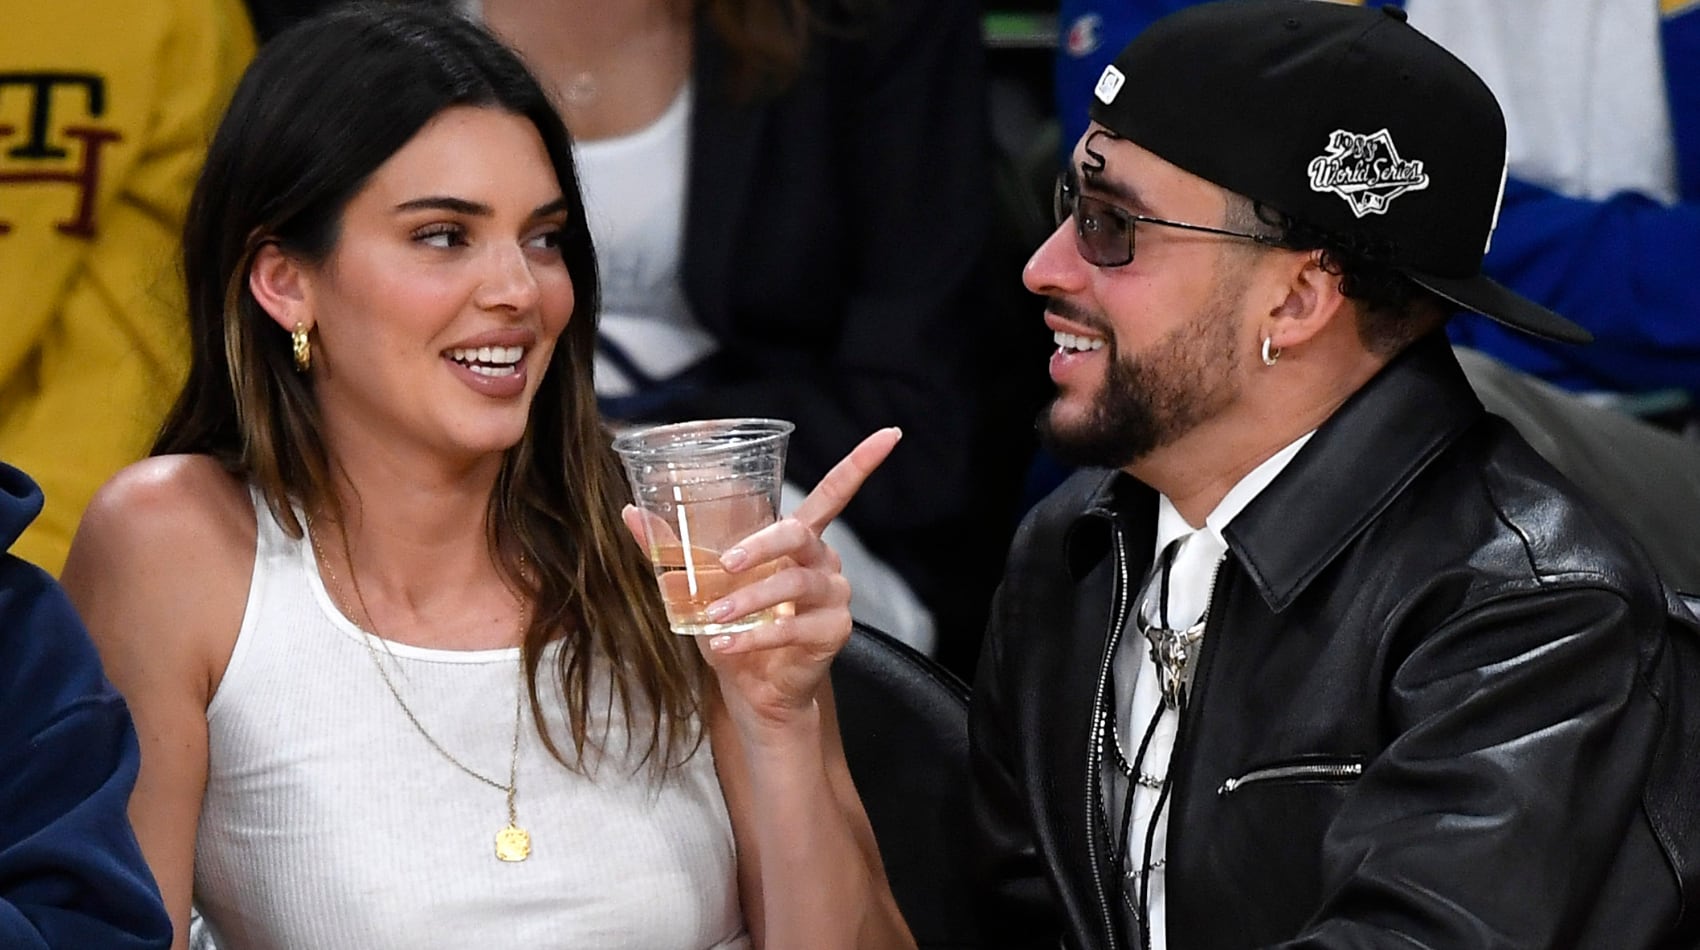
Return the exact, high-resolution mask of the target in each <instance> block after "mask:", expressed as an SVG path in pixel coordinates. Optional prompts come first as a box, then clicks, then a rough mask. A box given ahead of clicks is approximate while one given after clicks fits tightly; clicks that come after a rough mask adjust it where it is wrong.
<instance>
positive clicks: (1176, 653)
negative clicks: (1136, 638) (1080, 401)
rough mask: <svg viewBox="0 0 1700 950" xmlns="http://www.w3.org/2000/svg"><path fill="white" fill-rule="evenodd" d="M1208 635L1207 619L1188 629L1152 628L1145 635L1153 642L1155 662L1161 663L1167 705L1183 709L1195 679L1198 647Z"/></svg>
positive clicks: (1164, 702) (1152, 659)
mask: <svg viewBox="0 0 1700 950" xmlns="http://www.w3.org/2000/svg"><path fill="white" fill-rule="evenodd" d="M1203 636H1204V622H1203V621H1202V620H1200V621H1199V622H1198V623H1197V624H1195V625H1193V626H1191V627H1189V628H1187V629H1185V630H1168V629H1165V628H1163V627H1148V628H1146V630H1145V638H1146V639H1147V640H1149V641H1150V642H1151V661H1152V662H1153V663H1155V664H1156V665H1157V673H1158V679H1159V680H1161V681H1162V685H1163V705H1165V706H1167V707H1169V708H1170V709H1179V708H1180V706H1181V700H1182V699H1183V698H1184V697H1185V695H1186V688H1187V686H1188V685H1189V684H1190V683H1191V681H1192V668H1193V666H1195V665H1196V664H1197V663H1198V651H1197V650H1195V649H1194V647H1195V646H1197V644H1198V641H1199V640H1200V639H1202V638H1203Z"/></svg>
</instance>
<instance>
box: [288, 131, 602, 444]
mask: <svg viewBox="0 0 1700 950" xmlns="http://www.w3.org/2000/svg"><path fill="white" fill-rule="evenodd" d="M566 217H567V203H566V199H565V197H564V196H563V194H562V189H561V184H560V182H559V180H558V179H557V178H556V176H555V169H554V166H553V165H552V164H551V163H550V161H549V154H548V152H547V151H546V150H545V148H544V146H543V141H542V139H541V138H540V137H539V136H538V134H537V131H536V129H535V128H534V127H533V126H532V124H531V122H530V121H529V120H527V119H525V118H523V117H521V116H516V115H513V114H511V113H508V112H504V111H501V110H498V109H492V108H475V107H466V106H461V107H454V108H450V109H447V110H445V111H443V112H442V113H440V114H439V115H438V116H437V117H436V118H435V119H433V120H432V121H431V122H430V123H428V124H427V125H426V126H425V127H424V128H422V129H421V130H420V131H419V133H418V134H417V135H415V136H414V137H413V138H412V140H410V141H409V142H408V143H407V144H406V145H405V146H403V147H402V148H401V149H400V150H399V151H397V152H396V153H395V154H394V155H392V156H391V157H390V158H389V160H388V161H386V162H385V163H384V164H383V165H381V166H379V168H378V170H377V171H376V172H375V173H374V174H373V175H372V177H371V179H370V180H369V181H368V182H367V183H366V185H365V187H364V188H362V189H361V191H360V192H359V193H358V194H356V195H355V196H354V198H353V199H352V200H351V201H350V202H349V203H348V206H347V208H346V209H345V210H344V212H343V215H342V226H341V229H340V232H339V234H338V237H337V240H336V245H335V246H334V248H333V249H332V251H331V254H330V255H329V257H328V258H327V259H326V260H325V262H324V263H323V264H322V265H319V266H316V267H310V268H305V269H304V270H303V272H302V286H303V289H304V293H303V295H302V297H303V302H304V304H305V305H306V307H307V312H308V313H309V315H310V317H311V322H312V325H313V327H314V329H315V330H316V334H315V337H316V338H315V346H314V353H313V357H314V363H313V370H312V372H313V377H314V389H315V393H316V396H317V399H318V402H319V406H320V412H321V414H322V417H323V422H324V425H325V427H326V435H327V437H328V438H329V439H330V441H331V444H332V448H333V451H337V452H348V451H362V450H363V449H361V448H360V447H361V446H374V447H377V448H378V450H379V451H386V452H393V453H400V454H401V455H402V456H403V457H404V458H406V457H408V456H413V455H415V454H416V453H418V454H422V455H423V456H425V457H427V458H441V459H442V460H443V461H444V462H447V463H448V464H450V465H453V464H456V463H459V462H462V461H470V460H473V459H476V458H478V457H481V456H486V455H491V454H495V453H500V452H502V451H503V450H505V449H507V448H509V447H511V446H512V445H514V444H515V443H516V442H518V441H519V439H520V437H521V436H522V435H523V434H524V431H525V424H526V418H527V416H528V415H529V413H530V408H531V400H532V397H533V396H534V395H535V393H536V392H537V387H538V385H539V383H540V382H541V381H542V377H543V373H544V370H545V369H546V368H547V367H548V365H549V359H550V356H551V354H552V353H553V352H554V348H555V343H556V341H557V340H558V339H559V338H560V335H561V331H562V330H563V329H564V328H565V327H566V325H567V320H568V318H569V317H570V316H571V314H572V310H573V285H572V280H571V278H570V277H569V276H568V274H567V266H566V264H565V262H564V261H563V260H562V258H561V252H560V247H559V235H560V232H561V230H562V229H563V227H565V226H566V223H567V222H566Z"/></svg>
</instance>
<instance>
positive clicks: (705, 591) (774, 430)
mask: <svg viewBox="0 0 1700 950" xmlns="http://www.w3.org/2000/svg"><path fill="white" fill-rule="evenodd" d="M794 428H795V427H794V426H793V425H792V424H791V423H789V422H786V421H784V420H783V419H707V420H701V421H695V422H677V423H671V424H668V425H660V426H651V427H648V428H644V429H635V430H632V431H630V432H626V433H623V434H621V435H620V436H618V437H617V438H615V439H614V451H615V452H616V453H617V454H618V455H619V456H620V460H621V461H622V462H623V463H624V464H625V467H626V476H627V478H628V479H630V481H631V486H632V498H633V501H634V502H635V503H636V505H637V508H638V510H639V511H640V512H642V515H643V531H642V534H643V542H644V546H645V548H646V549H647V551H648V553H649V561H650V564H651V565H653V566H654V568H655V580H656V583H657V584H658V585H659V586H660V588H661V600H662V602H663V603H664V604H665V605H666V607H667V622H668V624H669V625H670V626H671V627H672V628H673V632H675V633H679V634H686V635H691V636H715V635H718V634H722V633H741V632H743V631H745V630H749V629H751V628H753V627H755V626H757V625H759V624H762V623H766V622H768V621H771V620H772V619H773V615H774V612H773V610H772V609H769V610H763V611H759V612H757V613H755V614H751V615H749V616H747V617H736V618H731V619H727V620H722V621H718V622H716V621H713V620H710V619H709V618H708V617H707V615H706V614H705V613H704V611H705V610H706V609H707V608H708V605H709V604H712V603H713V602H715V601H716V600H719V599H720V598H721V597H724V596H726V595H727V594H729V593H731V592H732V591H734V590H737V589H738V588H740V587H743V586H746V585H748V584H752V583H754V582H756V581H758V580H761V579H763V578H765V577H767V576H769V575H771V574H772V573H773V572H774V570H776V568H775V567H774V566H772V565H764V566H762V567H759V568H756V569H752V570H745V571H740V572H739V573H737V574H731V573H728V572H727V571H726V569H725V568H723V567H721V566H720V555H721V554H723V553H725V551H726V550H727V549H729V548H731V547H732V546H734V545H735V544H737V543H738V542H739V541H740V540H742V539H744V538H745V537H748V536H749V535H751V534H753V533H755V532H756V531H757V530H759V529H761V528H764V527H766V526H767V525H770V524H772V523H773V522H774V521H775V520H776V519H777V518H778V512H779V491H780V484H781V482H782V481H783V479H784V475H785V448H786V444H787V442H788V440H789V439H790V436H791V431H792V429H794Z"/></svg>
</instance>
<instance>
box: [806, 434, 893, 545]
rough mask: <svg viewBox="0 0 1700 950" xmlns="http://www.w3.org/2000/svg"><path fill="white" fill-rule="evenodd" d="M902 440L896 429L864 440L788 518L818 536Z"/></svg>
mask: <svg viewBox="0 0 1700 950" xmlns="http://www.w3.org/2000/svg"><path fill="white" fill-rule="evenodd" d="M901 438H903V430H902V429H899V428H897V427H896V426H891V427H889V428H885V429H881V430H879V431H878V432H875V433H874V434H873V435H870V436H868V437H867V438H865V439H863V440H862V441H861V443H860V444H858V445H857V446H856V447H855V448H853V449H851V450H850V454H849V455H846V456H845V457H844V458H843V460H842V461H840V462H839V463H838V464H837V465H834V466H833V467H832V471H830V472H827V473H826V475H825V476H824V477H822V478H821V480H820V484H818V485H816V486H815V490H814V491H811V492H809V497H807V498H805V499H803V503H802V504H800V505H798V506H797V510H796V511H794V512H792V513H791V517H793V518H796V519H797V520H798V521H801V522H802V523H804V524H806V525H808V526H809V527H810V528H812V529H813V530H814V531H815V533H817V534H818V533H820V531H822V530H823V529H824V528H825V527H826V526H827V523H828V522H830V521H832V519H834V518H836V517H838V515H839V513H840V512H842V511H843V510H844V508H845V506H847V505H849V504H850V499H852V498H855V497H856V492H857V491H859V490H861V487H862V483H863V482H865V481H867V479H868V476H869V475H872V474H873V473H874V469H877V468H879V467H880V463H881V462H884V461H885V459H886V456H888V455H890V454H891V450H892V449H893V448H895V447H896V446H897V441H898V440H899V439H901Z"/></svg>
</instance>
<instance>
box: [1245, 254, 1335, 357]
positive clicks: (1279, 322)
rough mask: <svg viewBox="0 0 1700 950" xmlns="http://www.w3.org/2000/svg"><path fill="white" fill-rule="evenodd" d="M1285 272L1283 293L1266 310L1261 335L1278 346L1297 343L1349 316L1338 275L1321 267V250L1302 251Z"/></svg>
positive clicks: (1309, 338) (1282, 347) (1304, 341)
mask: <svg viewBox="0 0 1700 950" xmlns="http://www.w3.org/2000/svg"><path fill="white" fill-rule="evenodd" d="M1291 264H1292V266H1291V267H1289V268H1288V269H1287V271H1286V275H1287V280H1286V283H1285V289H1286V294H1285V296H1284V297H1282V298H1281V300H1280V301H1279V302H1278V303H1277V304H1276V305H1275V307H1274V308H1272V309H1271V310H1270V312H1269V317H1268V321H1269V322H1268V324H1266V326H1265V327H1264V331H1263V335H1264V336H1267V337H1268V338H1269V341H1270V345H1272V346H1274V347H1276V348H1278V349H1286V348H1287V347H1292V346H1300V345H1302V344H1304V343H1306V342H1308V341H1310V340H1311V339H1312V338H1314V337H1315V336H1316V335H1317V334H1319V333H1321V332H1323V331H1324V330H1326V329H1327V328H1328V327H1329V326H1330V325H1331V324H1333V322H1334V321H1335V320H1336V319H1349V314H1347V311H1348V310H1349V309H1350V308H1349V307H1347V306H1346V296H1345V294H1342V293H1341V292H1340V277H1339V275H1338V274H1334V273H1331V272H1329V271H1328V269H1327V268H1325V267H1323V266H1322V252H1321V251H1305V252H1302V253H1300V254H1299V255H1298V256H1297V259H1296V260H1294V261H1292V262H1291Z"/></svg>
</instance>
